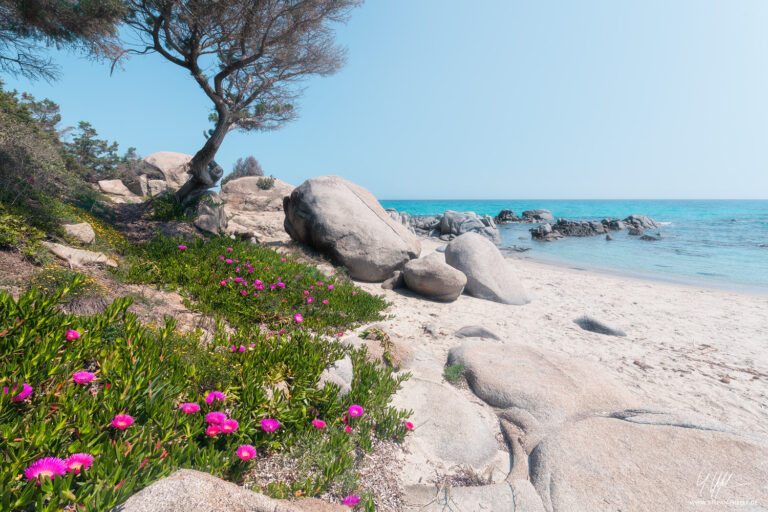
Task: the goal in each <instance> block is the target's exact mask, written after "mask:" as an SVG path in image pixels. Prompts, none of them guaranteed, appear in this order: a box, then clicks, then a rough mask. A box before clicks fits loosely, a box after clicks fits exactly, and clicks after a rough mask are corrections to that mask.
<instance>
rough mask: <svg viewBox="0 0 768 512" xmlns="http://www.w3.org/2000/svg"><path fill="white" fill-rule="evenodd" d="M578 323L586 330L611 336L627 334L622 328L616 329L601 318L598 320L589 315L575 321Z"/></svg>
mask: <svg viewBox="0 0 768 512" xmlns="http://www.w3.org/2000/svg"><path fill="white" fill-rule="evenodd" d="M573 323H575V324H576V325H578V326H579V327H581V328H582V329H584V330H585V331H591V332H596V333H598V334H607V335H609V336H626V335H627V333H625V332H624V331H622V330H621V329H614V328H613V327H610V326H608V325H606V324H604V323H603V322H601V321H600V320H596V319H594V318H592V317H589V316H582V317H580V318H577V319H576V320H574V321H573Z"/></svg>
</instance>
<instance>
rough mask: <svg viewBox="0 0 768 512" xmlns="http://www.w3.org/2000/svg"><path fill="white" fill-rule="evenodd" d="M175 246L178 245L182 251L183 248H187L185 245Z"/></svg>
mask: <svg viewBox="0 0 768 512" xmlns="http://www.w3.org/2000/svg"><path fill="white" fill-rule="evenodd" d="M176 247H178V248H179V249H181V250H182V251H183V250H184V249H186V248H187V246H186V245H177V246H176Z"/></svg>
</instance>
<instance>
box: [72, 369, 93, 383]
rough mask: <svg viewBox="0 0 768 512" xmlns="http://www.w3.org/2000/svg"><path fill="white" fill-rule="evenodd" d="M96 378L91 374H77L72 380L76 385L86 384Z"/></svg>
mask: <svg viewBox="0 0 768 512" xmlns="http://www.w3.org/2000/svg"><path fill="white" fill-rule="evenodd" d="M95 378H96V376H95V375H94V374H92V373H91V372H85V371H83V372H77V373H75V374H74V375H72V380H74V381H75V382H77V383H78V384H88V383H89V382H91V381H92V380H93V379H95Z"/></svg>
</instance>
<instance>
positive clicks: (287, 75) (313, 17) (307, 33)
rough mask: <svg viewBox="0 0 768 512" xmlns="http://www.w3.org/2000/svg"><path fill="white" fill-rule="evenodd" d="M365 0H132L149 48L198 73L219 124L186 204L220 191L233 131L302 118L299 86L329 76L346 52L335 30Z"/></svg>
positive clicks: (202, 153) (131, 19) (182, 194)
mask: <svg viewBox="0 0 768 512" xmlns="http://www.w3.org/2000/svg"><path fill="white" fill-rule="evenodd" d="M360 1H361V0H127V2H126V3H127V4H128V6H129V8H130V11H129V15H128V17H127V18H126V23H127V24H128V25H129V26H131V27H133V28H134V29H135V30H136V32H137V34H138V35H139V36H140V37H141V39H142V42H143V48H136V49H133V50H131V51H133V52H134V53H148V52H157V53H159V54H160V55H162V56H163V57H165V58H166V59H167V60H169V61H170V62H172V63H174V64H176V65H177V66H180V67H182V68H184V69H186V70H187V71H189V73H190V74H191V75H192V77H193V79H194V80H195V82H196V83H197V85H198V86H200V87H201V88H202V90H203V92H204V93H205V94H206V96H207V97H208V98H209V99H210V100H211V102H213V108H214V110H215V113H214V114H213V115H212V117H211V120H212V121H213V122H214V123H215V126H214V128H213V130H212V131H211V132H210V136H209V137H208V138H207V140H206V141H205V144H204V145H203V146H202V148H200V150H199V151H198V152H197V153H196V154H195V155H194V157H193V158H192V160H191V162H190V164H189V165H190V169H189V171H190V179H189V181H187V183H185V184H184V186H182V187H181V188H180V189H179V190H178V191H177V193H176V198H177V200H178V201H179V202H181V203H182V204H186V203H188V202H189V201H191V200H192V199H195V198H196V197H199V196H200V195H202V194H203V193H205V191H207V190H208V189H210V188H211V187H213V186H215V184H216V182H217V181H218V180H219V178H221V175H222V174H223V170H222V169H221V167H219V166H217V165H215V163H212V161H213V158H214V156H215V155H216V152H217V151H218V149H219V147H220V146H221V144H222V142H223V141H224V137H225V136H226V134H227V133H229V132H230V131H232V130H235V129H240V130H244V131H251V130H261V131H266V130H274V129H277V128H280V127H281V126H283V125H284V124H285V123H286V122H288V121H291V120H293V119H295V117H296V109H295V108H294V106H293V102H294V101H295V99H296V98H297V96H298V95H299V93H300V90H299V89H298V87H297V83H298V82H300V81H301V80H302V79H305V78H307V77H309V76H312V75H319V76H324V75H329V74H331V73H334V72H336V71H337V70H338V69H339V68H340V67H341V66H342V64H343V62H344V57H345V52H344V50H343V49H342V48H340V47H339V46H337V45H336V44H335V43H334V32H333V29H332V28H331V24H332V23H334V22H343V21H346V20H347V19H348V17H349V14H350V12H351V10H352V8H353V7H355V6H357V5H358V4H359V3H360Z"/></svg>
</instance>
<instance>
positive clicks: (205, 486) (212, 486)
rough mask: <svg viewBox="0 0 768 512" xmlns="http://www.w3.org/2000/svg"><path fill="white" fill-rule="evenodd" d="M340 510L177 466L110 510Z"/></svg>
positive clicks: (318, 501)
mask: <svg viewBox="0 0 768 512" xmlns="http://www.w3.org/2000/svg"><path fill="white" fill-rule="evenodd" d="M215 510H227V511H231V512H307V511H310V510H313V511H318V512H334V511H336V512H343V511H344V510H348V509H347V508H346V507H344V506H342V505H331V504H329V503H324V502H322V501H320V500H315V499H307V500H300V501H296V502H290V501H283V500H276V499H272V498H269V497H267V496H264V495H263V494H259V493H255V492H253V491H250V490H248V489H246V488H244V487H240V486H239V485H235V484H233V483H232V482H227V481H226V480H221V479H219V478H216V477H215V476H213V475H209V474H208V473H203V472H201V471H195V470H192V469H180V470H178V471H176V472H175V473H173V474H171V475H170V476H167V477H165V478H162V479H160V480H158V481H157V482H155V483H153V484H152V485H150V486H149V487H145V488H144V489H142V490H141V491H139V492H137V493H136V494H134V495H133V496H131V497H130V498H128V500H127V501H126V502H125V503H123V504H122V505H118V506H117V507H115V508H113V509H112V512H149V511H152V512H179V511H184V512H213V511H215Z"/></svg>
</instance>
